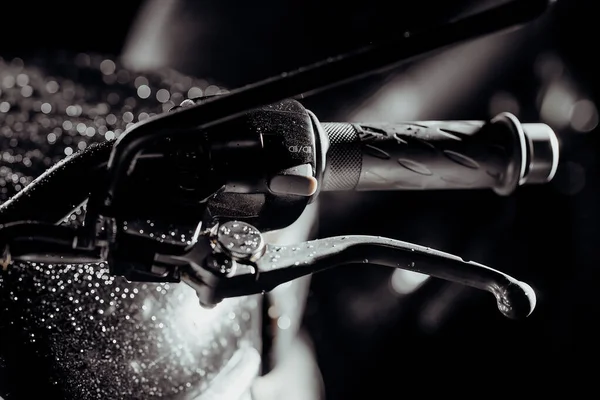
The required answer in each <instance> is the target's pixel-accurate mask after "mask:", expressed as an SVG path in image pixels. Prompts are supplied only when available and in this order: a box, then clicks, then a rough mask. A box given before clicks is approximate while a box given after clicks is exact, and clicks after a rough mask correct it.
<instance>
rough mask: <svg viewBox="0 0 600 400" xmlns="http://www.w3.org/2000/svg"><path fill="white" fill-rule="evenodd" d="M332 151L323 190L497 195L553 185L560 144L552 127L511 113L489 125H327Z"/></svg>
mask: <svg viewBox="0 0 600 400" xmlns="http://www.w3.org/2000/svg"><path fill="white" fill-rule="evenodd" d="M322 126H323V130H324V131H325V132H326V134H327V136H328V137H329V142H330V143H329V149H328V150H327V155H326V160H327V162H326V166H325V171H324V174H323V182H322V188H323V190H325V191H333V190H436V189H481V188H491V189H494V190H495V191H496V192H497V193H499V194H503V195H507V194H510V193H511V192H512V191H513V190H514V189H515V188H516V187H517V186H518V185H522V184H525V183H527V184H529V183H544V182H547V181H549V180H551V179H552V177H553V176H554V173H555V172H556V168H557V164H558V151H559V150H558V140H557V138H556V135H555V134H554V132H553V131H552V129H551V128H550V127H548V126H547V125H545V124H521V123H520V122H519V121H518V120H517V119H516V117H514V116H513V115H512V114H508V113H503V114H500V115H499V116H497V117H496V118H494V119H492V120H491V121H489V122H484V121H425V122H403V123H394V124H385V123H381V124H375V123H323V124H322Z"/></svg>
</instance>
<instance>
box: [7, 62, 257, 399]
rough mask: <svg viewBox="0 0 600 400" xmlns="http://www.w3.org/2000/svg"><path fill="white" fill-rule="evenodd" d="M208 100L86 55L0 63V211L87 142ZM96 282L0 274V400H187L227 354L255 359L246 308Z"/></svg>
mask: <svg viewBox="0 0 600 400" xmlns="http://www.w3.org/2000/svg"><path fill="white" fill-rule="evenodd" d="M219 90H220V89H219V88H218V87H216V86H214V85H209V84H208V83H207V82H205V81H201V80H196V79H192V78H190V77H186V76H183V75H179V74H177V73H174V72H171V71H164V72H158V73H156V74H152V75H142V74H135V73H133V72H131V71H128V70H126V69H123V68H121V67H120V65H119V63H118V62H115V61H113V60H109V59H104V58H102V57H99V56H93V55H92V56H90V55H87V54H79V55H76V56H68V55H58V56H57V57H56V58H55V59H52V60H46V61H39V60H38V61H35V60H34V61H32V62H24V61H23V60H20V59H14V60H1V59H0V200H1V201H6V200H7V199H8V198H9V197H10V196H12V195H14V194H15V193H17V192H18V191H20V190H21V189H22V188H23V187H25V186H26V185H27V184H28V183H30V182H31V181H32V180H33V179H34V178H35V177H36V176H38V175H39V174H41V173H42V172H43V171H44V170H45V169H46V168H48V167H49V166H51V165H53V164H54V163H56V162H57V161H59V160H60V159H62V158H64V157H65V156H68V155H70V154H73V153H74V152H77V151H80V150H84V149H85V148H86V147H87V146H88V145H89V144H90V143H94V142H101V141H104V140H110V139H113V138H115V137H119V136H120V135H121V134H122V133H123V131H124V130H125V129H126V128H127V127H128V126H129V125H130V124H132V123H135V122H137V121H140V120H143V119H145V118H148V117H149V116H152V115H154V114H155V113H160V112H163V111H166V110H168V109H169V108H171V107H172V106H173V105H175V104H179V103H180V102H181V101H182V100H184V99H186V98H188V97H198V96H201V95H202V94H203V93H209V92H210V93H213V94H214V92H218V91H219ZM82 179H85V178H84V177H82ZM73 184H77V182H73ZM56 195H57V196H60V195H61V194H60V193H56ZM81 214H82V212H78V213H76V214H74V215H73V216H72V217H71V218H70V221H71V222H75V220H78V219H80V218H81ZM149 225H150V226H151V225H152V224H151V223H150V224H149ZM132 228H133V227H132ZM145 229H147V227H145ZM153 234H155V235H161V236H162V235H166V236H168V237H169V236H173V233H172V232H166V231H165V232H160V231H158V230H157V231H156V232H154V233H153ZM176 236H177V239H176V240H182V241H185V240H186V238H185V237H183V236H181V235H180V232H177V233H176ZM180 236H181V237H180ZM107 272H108V269H107V266H106V265H104V264H90V265H47V264H46V265H42V264H26V263H22V264H18V265H12V266H10V267H9V268H8V269H7V270H6V271H0V396H1V397H2V398H4V399H5V400H9V399H20V398H32V397H31V396H34V395H35V396H40V395H42V394H43V395H44V397H45V398H66V399H80V400H86V399H117V398H119V399H121V398H123V399H151V398H169V399H195V398H197V396H198V395H200V394H201V393H203V392H205V391H206V390H207V388H209V386H210V383H211V382H212V381H214V379H216V377H217V376H218V374H219V372H220V371H222V370H223V369H224V368H225V367H226V365H227V364H228V362H229V361H230V360H231V359H232V358H234V355H235V357H238V358H239V355H240V354H255V352H253V351H251V349H252V348H254V347H256V346H257V338H256V337H255V336H253V335H256V329H255V328H256V324H258V323H259V319H258V318H257V316H258V315H259V314H258V313H259V307H258V298H256V297H254V298H240V299H231V300H226V301H224V302H223V303H221V304H220V305H219V306H218V307H216V308H214V309H212V310H205V309H202V308H201V307H200V305H199V304H198V299H197V296H196V294H195V292H194V291H193V290H192V289H191V288H189V287H187V286H185V285H184V284H147V283H129V282H126V281H125V280H124V279H121V278H114V277H111V276H109V275H108V273H107ZM240 349H242V351H240ZM243 349H250V350H249V351H246V352H244V351H243ZM247 360H248V362H249V363H251V364H256V363H257V359H256V357H250V358H248V359H247ZM237 361H239V360H237ZM242 362H243V361H242ZM225 369H226V368H225ZM251 369H252V368H249V369H248V368H247V369H246V370H251ZM35 398H39V397H35Z"/></svg>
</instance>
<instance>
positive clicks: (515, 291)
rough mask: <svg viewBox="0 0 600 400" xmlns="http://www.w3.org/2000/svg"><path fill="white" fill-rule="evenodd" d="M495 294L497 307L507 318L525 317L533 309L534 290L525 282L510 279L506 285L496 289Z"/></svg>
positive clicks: (534, 301)
mask: <svg viewBox="0 0 600 400" xmlns="http://www.w3.org/2000/svg"><path fill="white" fill-rule="evenodd" d="M495 295H496V300H497V302H498V309H499V310H500V312H501V313H502V314H504V315H505V316H507V317H508V318H511V319H522V318H526V317H528V316H529V315H530V314H531V313H532V312H533V310H534V309H535V305H536V296H535V291H534V290H533V288H532V287H531V286H529V285H528V284H526V283H525V282H520V281H517V280H516V279H511V282H510V283H509V284H508V286H506V287H504V288H502V289H500V290H498V291H497V292H496V293H495Z"/></svg>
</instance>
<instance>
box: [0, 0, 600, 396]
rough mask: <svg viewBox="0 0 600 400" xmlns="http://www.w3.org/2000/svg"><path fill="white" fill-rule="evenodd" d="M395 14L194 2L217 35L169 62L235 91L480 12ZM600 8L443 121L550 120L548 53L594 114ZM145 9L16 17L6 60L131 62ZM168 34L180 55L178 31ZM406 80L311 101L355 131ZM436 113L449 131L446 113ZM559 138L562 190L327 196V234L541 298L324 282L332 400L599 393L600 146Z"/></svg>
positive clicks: (317, 319)
mask: <svg viewBox="0 0 600 400" xmlns="http://www.w3.org/2000/svg"><path fill="white" fill-rule="evenodd" d="M386 3H387V2H384V1H369V2H366V3H364V4H362V5H361V4H357V5H354V6H352V5H350V4H349V3H348V4H347V5H345V6H344V8H341V6H338V5H334V4H333V3H324V2H316V1H308V2H294V1H289V2H276V1H261V2H244V1H221V2H210V3H209V2H198V3H195V4H196V5H193V4H194V3H193V2H189V3H188V4H187V5H186V6H185V7H183V9H181V10H180V11H179V12H180V13H181V15H184V14H185V15H186V20H187V21H188V22H189V21H190V20H191V21H194V16H196V15H198V16H199V17H198V18H199V21H200V20H201V19H200V18H203V19H202V21H207V22H206V24H205V25H202V27H200V23H199V27H198V30H197V32H204V33H203V34H200V33H197V32H196V30H194V24H193V23H191V24H190V23H188V24H187V25H185V26H186V29H185V32H184V34H185V35H186V36H187V39H186V40H187V41H186V42H185V43H194V46H193V49H195V51H187V52H182V51H179V54H185V57H179V58H177V57H173V58H172V59H171V60H169V63H170V64H172V66H174V67H176V68H178V69H180V70H182V71H184V72H187V73H190V74H194V75H196V76H199V77H206V78H211V79H216V80H217V81H219V82H220V83H221V84H222V85H224V86H226V87H230V88H234V87H236V86H239V85H241V84H244V83H249V82H252V81H254V80H256V79H259V78H263V77H266V76H268V75H271V74H274V73H278V72H282V71H285V70H287V69H291V68H293V67H296V66H299V65H301V64H305V63H306V62H309V61H315V60H318V59H320V58H322V57H324V56H327V55H331V54H335V53H337V52H339V51H342V50H345V49H349V48H352V47H354V46H356V45H357V44H364V43H368V42H369V41H370V40H372V39H373V38H377V37H385V35H387V34H389V33H390V32H396V31H398V30H405V29H412V28H413V27H422V26H424V25H427V24H433V23H435V22H436V21H438V20H444V19H445V18H447V17H448V15H450V14H452V13H453V12H454V11H456V10H458V9H461V8H464V7H465V6H467V5H469V3H475V2H464V1H461V2H452V1H449V2H427V1H425V2H424V1H403V2H389V4H386ZM396 3H400V4H399V5H398V4H396ZM439 3H443V4H444V6H441V5H440V4H439ZM594 3H595V2H594V1H593V0H588V1H584V0H571V1H562V2H560V1H559V2H558V4H556V5H555V7H554V10H553V11H552V13H551V15H549V16H547V17H545V22H544V25H541V26H540V27H537V26H536V27H535V28H532V30H531V34H532V38H533V39H532V40H530V42H529V43H528V45H527V46H525V47H523V48H521V49H519V51H518V52H517V54H516V55H513V57H512V58H511V59H510V60H507V62H506V64H502V63H499V64H497V65H494V66H493V67H492V68H493V71H492V74H491V78H490V79H487V80H485V82H483V81H482V82H481V84H480V87H479V90H478V91H477V92H476V93H477V95H476V96H473V98H471V99H470V100H469V101H467V102H466V103H463V104H462V105H461V107H460V108H455V109H452V110H451V111H445V112H444V114H443V115H438V116H437V117H438V118H448V119H463V118H464V119H484V118H488V117H490V116H491V115H490V99H491V98H492V97H493V96H494V94H495V93H497V92H498V91H503V92H504V93H510V94H511V95H512V96H513V98H514V99H516V101H517V102H518V104H519V105H520V107H519V115H518V116H519V118H520V119H521V120H522V121H526V122H530V121H539V120H543V118H542V117H543V116H542V115H541V113H540V107H539V101H538V100H539V99H538V97H539V96H540V93H543V92H544V90H546V89H547V87H548V85H549V83H548V81H545V80H544V79H542V78H540V75H539V73H536V71H537V70H536V68H538V67H536V65H537V64H536V63H537V62H538V61H539V56H540V55H542V54H548V52H550V54H553V55H554V57H556V58H557V59H558V60H560V64H561V65H562V70H563V74H562V75H561V77H562V78H565V79H567V78H568V79H569V81H570V82H574V85H575V87H577V88H578V89H577V90H578V93H582V95H585V97H586V98H589V99H590V100H591V101H593V102H594V103H597V102H598V89H599V88H600V86H599V85H598V71H600V69H599V67H600V65H599V64H598V61H597V59H598V57H596V54H595V52H597V51H598V50H597V46H596V45H597V42H596V38H597V37H598V33H599V32H598V28H597V26H598V21H597V18H598V17H597V15H598V14H597V13H596V12H595V8H596V7H595V4H594ZM141 4H142V2H139V1H98V2H94V3H93V4H88V3H87V2H73V3H68V2H47V3H41V2H35V3H32V2H31V3H30V2H27V1H21V2H14V3H11V4H10V5H8V4H3V5H2V14H3V16H4V18H3V20H4V21H3V23H2V24H0V56H2V57H9V56H13V55H19V56H23V57H24V56H26V55H28V54H44V53H45V52H50V51H52V50H57V49H66V50H72V51H82V52H97V53H102V54H108V55H119V54H121V53H122V52H123V49H124V43H125V39H126V37H127V33H128V32H129V31H130V29H131V27H132V24H133V21H134V18H135V16H136V15H137V14H138V12H139V10H140V5H141ZM396 7H399V8H400V9H399V10H398V11H395V8H396ZM182 18H183V17H182ZM175 21H177V17H176V16H175V17H173V24H175ZM207 26H208V28H207ZM207 32H208V33H207ZM180 34H181V32H180ZM164 35H165V38H169V40H174V41H175V44H174V45H176V43H177V41H176V38H175V39H172V36H173V33H172V32H171V33H170V32H169V31H165V33H164ZM180 50H181V49H180ZM465 62H468V60H466V61H465ZM538 69H539V68H538ZM402 71H403V70H402V69H398V70H397V71H393V72H392V73H389V74H384V75H378V76H375V77H373V78H370V79H367V80H364V81H361V82H358V83H355V84H352V85H350V86H347V87H344V88H340V89H336V90H333V91H330V92H327V93H325V94H323V95H319V96H318V97H315V98H312V99H307V100H306V102H305V105H306V106H307V107H308V108H310V109H311V110H313V111H314V112H315V113H316V114H317V115H318V116H319V117H320V118H321V120H336V119H337V120H343V119H344V118H349V116H350V110H353V109H354V108H356V107H357V106H358V105H360V104H362V101H364V99H365V98H368V97H369V96H372V95H374V94H375V93H377V92H376V90H377V89H378V88H380V87H381V86H382V85H383V84H384V83H385V82H388V81H391V80H393V79H394V77H396V76H397V75H398V74H400V73H402ZM565 71H566V72H565ZM472 79H477V77H473V78H472ZM450 95H451V94H450ZM431 114H432V117H431V118H436V113H435V110H431ZM548 123H549V122H548ZM556 130H557V133H558V134H559V136H560V141H561V146H562V154H561V167H560V168H559V171H558V173H557V176H556V179H555V180H554V182H553V183H552V184H550V185H546V186H541V187H531V188H529V187H528V188H522V189H521V190H520V191H519V192H518V193H516V194H515V195H513V196H510V197H507V198H501V197H498V196H496V195H494V194H492V193H489V192H472V193H462V192H436V193H376V194H372V193H369V194H367V193H361V194H355V195H352V196H339V195H333V194H326V195H324V196H323V200H322V211H321V214H322V215H321V218H320V235H321V236H327V235H334V234H351V233H362V234H375V235H385V236H390V237H394V238H398V239H402V240H406V241H414V242H417V243H419V244H423V245H429V246H432V247H436V248H438V249H440V250H444V251H448V252H452V253H455V254H459V255H461V256H464V257H465V258H467V259H474V260H476V261H479V262H482V263H484V264H488V265H490V266H492V267H494V268H498V269H501V270H503V271H505V272H508V273H511V274H514V275H516V276H518V277H519V279H521V280H524V281H527V282H530V283H531V284H532V286H533V287H534V288H535V289H536V291H537V293H538V295H539V299H538V309H537V310H536V311H535V312H534V314H533V315H532V316H531V317H530V318H529V319H528V320H526V321H524V322H514V321H508V320H506V319H504V318H503V317H502V316H501V315H500V314H499V313H498V312H497V311H496V309H495V306H494V304H493V299H492V298H491V297H490V296H486V295H485V294H483V295H482V294H480V293H479V292H476V291H474V290H470V289H466V288H462V287H458V286H455V285H451V284H447V283H444V282H441V281H438V280H428V281H427V282H426V283H425V284H424V285H423V286H421V287H420V288H419V289H418V290H416V291H415V292H413V293H412V294H410V295H408V296H399V295H398V294H397V293H394V292H393V291H392V290H390V285H389V281H390V276H391V272H390V271H389V270H387V269H383V268H375V267H366V266H364V265H361V266H349V267H347V268H344V269H339V270H334V271H329V272H325V273H323V274H321V275H318V276H316V277H315V278H314V279H313V284H312V288H311V294H310V297H309V300H308V308H307V313H306V317H305V326H306V328H307V330H308V331H309V333H310V334H311V337H312V339H313V341H314V344H315V349H316V353H317V357H318V361H319V364H320V366H321V370H322V373H323V377H324V381H325V385H326V392H327V395H328V397H327V398H328V399H333V400H336V399H353V398H363V397H364V396H365V395H373V393H374V390H375V391H377V392H378V393H382V394H383V393H387V396H384V397H386V398H388V397H393V398H396V397H400V396H401V395H402V392H404V391H405V390H409V389H410V390H413V389H414V390H421V391H422V390H423V389H425V390H428V389H430V388H432V387H433V388H435V385H433V384H430V386H423V379H424V378H427V379H429V378H431V379H432V380H430V382H434V381H437V380H439V379H442V378H452V379H453V380H454V385H453V386H452V387H455V388H456V387H461V388H462V387H465V388H468V387H470V386H471V385H472V384H474V383H476V382H479V383H480V382H481V379H483V378H481V376H482V375H487V376H488V379H491V380H492V381H494V382H495V384H496V385H499V386H496V388H495V390H494V391H501V390H502V391H505V390H507V389H506V388H507V386H506V385H512V384H515V382H516V381H517V380H518V381H521V380H522V378H523V379H526V380H530V382H532V381H535V382H536V385H535V386H532V387H534V388H537V389H539V388H541V387H542V386H538V385H537V383H539V382H538V381H537V380H536V377H538V379H542V381H540V382H543V383H544V385H543V387H545V388H548V387H550V388H554V387H555V386H557V385H562V384H564V383H568V384H576V385H577V386H578V387H582V386H588V385H589V383H588V381H586V380H584V379H583V378H578V379H577V380H572V379H573V377H574V376H575V375H576V374H575V372H577V370H578V369H579V367H582V366H584V365H588V366H590V367H587V370H588V371H591V372H593V371H597V368H596V367H595V360H596V357H597V355H598V349H599V346H598V344H597V343H598V337H599V333H600V332H599V329H598V328H597V326H598V324H597V320H596V319H597V317H598V316H599V315H600V313H599V312H598V310H599V306H600V302H599V301H598V296H597V292H598V289H597V282H598V279H599V272H598V271H599V268H600V264H599V261H600V260H599V258H600V250H599V248H600V247H599V245H600V232H599V230H600V215H599V211H598V210H599V204H600V203H599V193H598V188H599V187H600V186H599V183H600V182H599V181H600V179H599V178H600V174H599V171H598V161H597V160H598V156H599V154H598V153H599V147H598V136H597V135H598V133H599V132H598V129H594V130H592V131H590V132H587V133H577V132H574V131H573V130H572V129H569V128H568V127H567V128H563V127H560V129H559V127H556ZM521 383H522V382H521ZM509 387H510V386H509Z"/></svg>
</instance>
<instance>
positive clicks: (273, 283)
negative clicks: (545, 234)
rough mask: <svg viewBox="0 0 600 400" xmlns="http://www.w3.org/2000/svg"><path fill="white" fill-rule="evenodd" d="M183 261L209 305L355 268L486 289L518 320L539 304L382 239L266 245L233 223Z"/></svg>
mask: <svg viewBox="0 0 600 400" xmlns="http://www.w3.org/2000/svg"><path fill="white" fill-rule="evenodd" d="M209 247H210V248H211V249H212V251H210V250H208V249H209ZM194 255H195V256H194ZM198 256H199V257H198ZM180 259H181V260H187V266H186V267H184V268H182V279H183V280H184V281H185V282H186V283H188V284H189V285H190V286H192V287H193V288H194V289H195V290H196V291H197V293H198V295H199V298H200V302H201V304H203V305H205V306H212V305H215V304H217V303H218V302H220V301H221V300H222V299H224V298H228V297H237V296H244V295H250V294H255V293H264V292H268V291H270V290H272V289H274V288H275V287H277V286H279V285H281V284H283V283H285V282H288V281H291V280H293V279H296V278H299V277H302V276H305V275H309V274H313V273H316V272H320V271H323V270H325V269H329V268H332V267H335V266H339V265H344V264H354V263H368V264H377V265H383V266H389V267H394V268H402V269H406V270H410V271H414V272H420V273H423V274H427V275H430V276H433V277H436V278H441V279H445V280H448V281H451V282H456V283H460V284H463V285H466V286H470V287H474V288H477V289H481V290H486V291H488V292H490V293H492V294H493V295H494V297H495V298H496V302H497V305H498V309H499V310H500V312H501V313H502V314H504V315H505V316H506V317H509V318H512V319H520V318H524V317H527V316H529V315H530V314H531V312H532V311H533V309H534V308H535V304H536V296H535V292H534V291H533V289H532V288H531V287H530V286H529V285H528V284H526V283H524V282H521V281H519V280H517V279H515V278H513V277H511V276H509V275H507V274H504V273H502V272H500V271H497V270H494V269H492V268H489V267H486V266H485V265H482V264H479V263H476V262H473V261H465V260H463V259H462V258H460V257H457V256H455V255H452V254H449V253H445V252H441V251H438V250H433V249H430V248H428V247H423V246H419V245H415V244H412V243H407V242H402V241H399V240H395V239H389V238H384V237H381V236H363V235H350V236H337V237H330V238H325V239H317V240H312V241H308V242H303V243H299V244H296V245H291V246H275V245H271V244H267V243H265V242H264V238H263V236H262V234H261V233H260V232H259V231H258V230H257V229H256V228H255V227H253V226H252V225H250V224H247V223H245V222H239V221H229V222H225V223H223V224H221V225H217V226H215V227H214V228H213V229H211V230H210V231H208V232H207V235H206V236H205V238H204V240H199V241H198V242H197V244H196V245H195V246H194V249H193V250H192V251H191V252H189V253H188V255H186V256H183V257H181V258H180Z"/></svg>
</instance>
